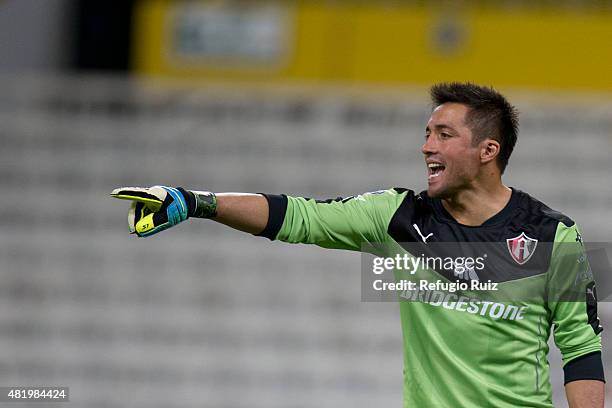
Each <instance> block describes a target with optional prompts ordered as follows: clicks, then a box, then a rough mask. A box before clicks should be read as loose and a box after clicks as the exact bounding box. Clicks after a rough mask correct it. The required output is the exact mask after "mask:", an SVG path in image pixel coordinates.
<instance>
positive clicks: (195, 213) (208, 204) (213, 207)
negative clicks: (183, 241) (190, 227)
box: [177, 187, 217, 218]
mask: <svg viewBox="0 0 612 408" xmlns="http://www.w3.org/2000/svg"><path fill="white" fill-rule="evenodd" d="M177 190H178V191H180V192H181V194H183V197H185V201H186V202H187V215H188V216H189V217H195V218H214V217H216V216H217V196H216V195H215V193H211V192H210V191H191V190H185V189H184V188H182V187H178V188H177Z"/></svg>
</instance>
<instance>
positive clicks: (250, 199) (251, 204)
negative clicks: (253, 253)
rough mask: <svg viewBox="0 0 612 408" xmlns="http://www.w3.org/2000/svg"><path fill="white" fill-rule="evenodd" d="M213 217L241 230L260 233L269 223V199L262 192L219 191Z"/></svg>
mask: <svg viewBox="0 0 612 408" xmlns="http://www.w3.org/2000/svg"><path fill="white" fill-rule="evenodd" d="M216 196H217V215H216V216H215V217H212V218H211V219H212V220H214V221H217V222H220V223H221V224H225V225H227V226H230V227H232V228H235V229H237V230H240V231H244V232H249V233H251V234H259V233H260V232H262V231H263V230H264V228H265V227H266V224H267V223H268V213H269V209H268V200H266V198H265V197H264V196H262V195H261V194H248V193H219V194H216Z"/></svg>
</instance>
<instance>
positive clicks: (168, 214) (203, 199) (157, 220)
mask: <svg viewBox="0 0 612 408" xmlns="http://www.w3.org/2000/svg"><path fill="white" fill-rule="evenodd" d="M111 196H112V197H115V198H119V199H122V200H131V201H132V205H131V207H130V210H129V211H128V227H129V229H130V233H132V234H136V235H138V236H139V237H148V236H150V235H153V234H156V233H158V232H160V231H163V230H166V229H168V228H170V227H174V226H175V225H177V224H179V223H181V222H183V221H185V220H186V219H187V218H189V217H197V218H212V217H215V216H216V215H217V197H216V196H215V194H214V193H211V192H207V191H189V190H185V189H183V188H181V187H178V188H174V187H166V186H153V187H149V188H143V187H120V188H117V189H115V190H113V191H112V193H111Z"/></svg>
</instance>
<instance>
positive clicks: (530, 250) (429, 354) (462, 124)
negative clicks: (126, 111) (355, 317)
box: [112, 83, 604, 408]
mask: <svg viewBox="0 0 612 408" xmlns="http://www.w3.org/2000/svg"><path fill="white" fill-rule="evenodd" d="M431 96H432V102H433V111H432V113H431V117H430V119H429V121H428V122H427V125H426V129H425V142H424V144H423V147H422V153H423V156H424V161H425V166H426V175H427V182H428V188H427V190H426V191H423V192H421V193H415V192H414V191H412V190H408V189H403V188H392V189H389V190H382V191H377V192H374V193H366V194H362V195H358V196H355V197H348V198H346V199H337V200H327V201H316V200H313V199H308V198H302V197H290V196H286V195H272V194H242V193H218V194H215V193H212V192H206V191H190V190H186V189H183V188H173V187H165V186H155V187H150V188H137V187H124V188H118V189H116V190H114V191H113V192H112V196H113V197H116V198H120V199H126V200H131V201H132V205H131V207H130V210H129V215H128V224H129V228H130V231H131V232H132V233H135V234H137V235H138V236H140V237H147V236H150V235H153V234H156V233H158V232H160V231H163V230H165V229H168V228H170V227H172V226H175V225H177V224H178V223H180V222H182V221H185V220H187V219H188V218H209V219H212V220H215V221H217V222H220V223H223V224H225V225H228V226H230V227H232V228H236V229H238V230H241V231H244V232H248V233H251V234H255V235H258V236H263V237H267V238H269V239H272V240H275V239H276V240H281V241H285V242H290V243H308V244H315V245H319V246H321V247H324V248H337V249H348V250H355V251H359V250H361V248H362V245H363V244H364V243H386V244H392V245H393V244H398V243H399V244H400V245H402V243H406V242H408V243H421V244H422V245H430V244H431V243H433V242H503V243H504V245H505V244H506V243H507V246H508V248H507V251H506V252H505V254H504V255H503V259H502V260H501V261H500V265H502V267H498V266H495V265H494V266H491V267H487V268H485V269H484V270H479V271H478V272H477V273H476V272H474V271H471V272H470V273H469V274H468V273H466V274H465V276H462V277H461V279H466V280H480V281H482V282H486V281H488V280H491V281H492V282H496V283H497V284H499V286H500V288H513V289H515V290H516V289H517V288H518V289H519V290H520V289H521V288H522V287H525V288H526V287H527V286H528V287H529V290H530V291H531V293H536V296H535V298H534V299H535V301H534V300H533V299H531V300H530V301H529V302H527V301H525V302H521V301H520V300H517V301H516V302H515V305H513V307H515V309H511V307H510V306H508V305H501V306H503V307H502V308H498V309H495V307H496V305H497V304H493V305H490V309H488V310H486V307H488V306H489V305H488V304H485V303H487V302H483V304H482V305H480V306H481V309H478V310H479V311H482V312H472V311H470V308H469V307H463V306H465V305H463V306H462V305H461V304H460V303H461V302H460V299H459V300H458V301H457V299H456V298H455V302H454V303H453V307H446V306H445V307H439V306H437V307H436V306H435V305H433V304H431V303H428V302H427V301H410V302H408V301H406V302H401V303H400V316H401V324H402V331H403V338H404V341H403V345H404V367H405V368H404V406H405V407H418V408H421V407H435V408H444V407H449V408H450V407H452V408H456V407H467V408H472V407H485V406H486V407H495V408H500V407H537V408H539V407H542V408H544V407H547V408H548V407H552V396H551V385H550V378H549V366H548V360H547V354H548V346H547V340H548V337H549V335H550V333H551V331H552V332H553V334H554V340H555V344H556V345H557V347H559V349H560V351H561V354H562V356H563V363H564V367H563V369H564V376H565V390H566V396H567V400H568V403H569V406H570V408H579V407H580V408H582V407H589V408H599V407H603V401H604V373H603V365H602V359H601V334H600V333H601V331H602V328H601V326H600V324H599V320H598V318H597V301H596V296H595V287H594V282H593V277H592V273H591V271H590V267H589V265H588V261H587V260H586V257H585V254H584V247H583V245H582V238H581V236H580V233H579V230H578V227H577V226H576V224H575V223H574V222H573V221H572V220H571V219H570V218H568V217H566V216H565V215H563V214H561V213H559V212H556V211H554V210H551V209H550V208H549V207H547V206H546V205H545V204H543V203H542V202H540V201H538V200H537V199H535V198H533V197H532V196H530V195H529V194H527V193H525V192H522V191H520V190H518V189H515V188H509V187H507V186H505V185H504V184H503V182H502V174H503V172H504V170H505V168H506V166H507V164H508V160H509V158H510V155H511V153H512V150H513V148H514V145H515V143H516V140H517V133H518V114H517V113H516V110H515V108H514V107H513V106H512V105H510V104H509V103H508V101H507V100H506V99H505V98H504V97H503V96H502V95H500V94H499V93H498V92H497V91H495V90H494V89H492V88H488V87H481V86H477V85H473V84H468V83H450V84H439V85H435V86H434V87H432V89H431ZM538 242H540V243H547V242H548V243H553V244H552V245H551V246H550V247H547V246H546V245H542V244H541V245H537V244H538ZM566 243H567V245H568V246H564V244H566ZM572 244H574V245H572ZM576 246H577V248H578V250H577V251H576V253H572V251H571V250H568V249H567V248H569V247H572V248H576ZM568 256H569V257H570V259H573V260H574V261H572V262H568V261H567V259H568ZM496 268H497V269H496ZM434 272H435V273H437V274H438V276H439V278H440V279H446V280H448V281H453V280H455V279H456V278H457V276H453V275H452V272H451V274H450V275H449V274H448V271H445V270H440V271H434ZM551 284H553V285H555V284H558V285H560V286H564V285H569V286H572V289H573V290H574V291H578V293H579V294H580V296H579V297H578V299H577V300H575V299H574V300H573V301H564V299H555V298H551V297H550V293H549V289H550V285H551ZM449 296H450V295H449ZM446 299H447V300H448V299H451V298H450V297H447V298H446ZM506 306H507V307H506ZM504 307H505V309H504ZM519 308H520V309H519ZM498 310H515V311H516V310H520V313H514V314H513V315H512V316H511V317H507V316H506V315H504V316H501V312H500V313H499V314H497V311H498Z"/></svg>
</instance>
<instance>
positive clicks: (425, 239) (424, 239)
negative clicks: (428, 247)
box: [412, 224, 433, 242]
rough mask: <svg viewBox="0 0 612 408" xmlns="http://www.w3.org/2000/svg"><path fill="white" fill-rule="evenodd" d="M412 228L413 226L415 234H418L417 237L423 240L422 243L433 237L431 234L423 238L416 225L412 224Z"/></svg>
mask: <svg viewBox="0 0 612 408" xmlns="http://www.w3.org/2000/svg"><path fill="white" fill-rule="evenodd" d="M412 226H413V227H414V229H415V230H416V232H417V234H419V236H420V237H421V239H422V240H423V242H427V240H428V239H429V238H430V237H433V232H431V233H429V234H428V235H427V236H424V235H423V234H422V233H421V230H420V229H419V226H418V225H416V224H412Z"/></svg>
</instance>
